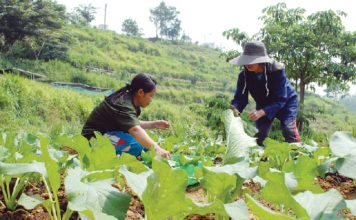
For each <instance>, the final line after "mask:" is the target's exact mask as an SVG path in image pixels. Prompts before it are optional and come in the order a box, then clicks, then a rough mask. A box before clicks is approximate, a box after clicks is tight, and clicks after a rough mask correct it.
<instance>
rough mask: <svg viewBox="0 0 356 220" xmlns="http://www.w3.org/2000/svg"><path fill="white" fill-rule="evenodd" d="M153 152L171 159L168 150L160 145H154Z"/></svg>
mask: <svg viewBox="0 0 356 220" xmlns="http://www.w3.org/2000/svg"><path fill="white" fill-rule="evenodd" d="M155 152H156V154H158V155H160V156H161V157H164V158H167V159H171V154H170V153H169V151H166V150H165V149H162V148H161V147H160V146H156V147H155Z"/></svg>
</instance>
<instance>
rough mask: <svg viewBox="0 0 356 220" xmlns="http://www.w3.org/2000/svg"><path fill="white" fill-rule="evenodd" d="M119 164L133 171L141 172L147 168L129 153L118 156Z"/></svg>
mask: <svg viewBox="0 0 356 220" xmlns="http://www.w3.org/2000/svg"><path fill="white" fill-rule="evenodd" d="M119 164H120V165H125V166H127V169H128V170H130V171H131V172H134V173H142V172H144V171H147V170H149V169H148V167H146V166H145V165H144V164H143V163H141V162H140V161H138V160H137V158H136V157H135V156H133V155H131V154H127V153H123V154H122V155H121V156H120V158H119Z"/></svg>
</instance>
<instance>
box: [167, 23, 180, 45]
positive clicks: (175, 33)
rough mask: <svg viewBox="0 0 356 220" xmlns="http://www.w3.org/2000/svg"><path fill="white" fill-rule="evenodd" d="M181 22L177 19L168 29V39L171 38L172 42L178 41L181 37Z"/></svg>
mask: <svg viewBox="0 0 356 220" xmlns="http://www.w3.org/2000/svg"><path fill="white" fill-rule="evenodd" d="M180 24H181V21H180V20H178V19H175V20H174V21H173V22H172V24H171V26H170V27H169V28H168V29H167V37H168V38H170V39H171V40H176V39H178V37H179V33H180V31H181V27H180Z"/></svg>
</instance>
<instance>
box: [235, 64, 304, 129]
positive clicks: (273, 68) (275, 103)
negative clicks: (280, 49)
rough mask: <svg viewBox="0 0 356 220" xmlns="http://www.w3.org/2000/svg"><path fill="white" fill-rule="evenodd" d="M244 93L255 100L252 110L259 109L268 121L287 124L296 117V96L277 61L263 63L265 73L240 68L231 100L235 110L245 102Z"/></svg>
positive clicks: (243, 106) (245, 103)
mask: <svg viewBox="0 0 356 220" xmlns="http://www.w3.org/2000/svg"><path fill="white" fill-rule="evenodd" d="M266 78H267V79H266ZM248 93H250V94H251V96H252V97H253V99H254V100H255V101H256V110H260V109H263V110H264V111H265V112H266V116H267V118H268V119H269V120H270V121H272V120H273V119H274V118H278V119H279V120H280V121H281V122H282V123H284V124H289V123H290V122H292V121H293V120H294V119H295V118H296V116H297V113H298V95H297V93H296V92H295V91H294V89H293V87H292V85H291V83H290V81H289V80H288V79H287V77H286V75H285V69H284V65H283V64H281V63H278V62H275V61H274V62H272V63H267V64H266V68H265V73H261V74H256V73H252V72H249V71H248V70H247V69H244V70H243V71H241V73H240V74H239V77H238V80H237V89H236V92H235V96H234V99H233V100H232V101H231V104H232V105H234V106H235V107H236V108H237V109H238V110H239V112H242V111H243V110H244V108H245V107H246V105H247V104H248Z"/></svg>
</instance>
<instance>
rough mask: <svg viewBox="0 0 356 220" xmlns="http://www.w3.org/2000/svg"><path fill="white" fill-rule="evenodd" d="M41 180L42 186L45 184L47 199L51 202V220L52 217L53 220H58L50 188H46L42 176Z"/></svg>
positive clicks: (45, 182) (44, 179)
mask: <svg viewBox="0 0 356 220" xmlns="http://www.w3.org/2000/svg"><path fill="white" fill-rule="evenodd" d="M42 179H43V182H44V184H45V186H46V190H47V192H48V197H49V199H50V200H51V203H52V204H51V206H52V212H53V216H51V219H53V217H54V219H55V220H58V218H57V212H56V208H55V207H54V201H53V197H52V193H51V190H50V188H49V187H48V184H47V181H46V178H45V177H44V176H43V175H42Z"/></svg>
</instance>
